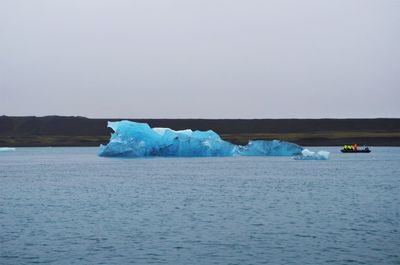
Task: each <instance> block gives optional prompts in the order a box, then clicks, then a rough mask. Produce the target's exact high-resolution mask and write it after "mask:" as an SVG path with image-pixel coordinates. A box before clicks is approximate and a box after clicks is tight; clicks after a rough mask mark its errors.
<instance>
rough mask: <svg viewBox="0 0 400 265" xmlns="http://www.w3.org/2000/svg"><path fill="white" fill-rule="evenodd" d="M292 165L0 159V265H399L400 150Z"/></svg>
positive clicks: (50, 151)
mask: <svg viewBox="0 0 400 265" xmlns="http://www.w3.org/2000/svg"><path fill="white" fill-rule="evenodd" d="M322 149H324V150H328V151H330V152H331V156H330V160H328V161H297V160H293V159H291V158H290V157H225V158H151V159H117V158H101V157H98V156H97V155H96V152H97V148H17V150H16V151H15V152H2V153H1V154H0V264H2V265H3V264H33V263H35V264H241V265H243V264H326V263H329V264H400V231H399V230H400V148H389V147H388V148H372V153H370V154H342V153H340V152H339V151H338V150H339V149H340V148H339V147H337V148H328V147H324V148H322Z"/></svg>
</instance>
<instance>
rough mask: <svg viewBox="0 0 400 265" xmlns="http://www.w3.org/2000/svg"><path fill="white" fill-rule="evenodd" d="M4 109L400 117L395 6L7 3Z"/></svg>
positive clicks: (146, 0)
mask: <svg viewBox="0 0 400 265" xmlns="http://www.w3.org/2000/svg"><path fill="white" fill-rule="evenodd" d="M2 114H4V115H38V116H42V115H52V114H57V115H79V116H88V117H102V118H112V117H115V118H122V117H124V118H293V117H294V118H326V117H337V118H346V117H361V118H362V117H400V1H399V0H393V1H389V0H374V1H368V0H360V1H355V0H343V1H338V0H335V1H332V0H314V1H311V0H301V1H297V0H293V1H286V0H276V1H268V0H260V1H252V0H248V1H244V0H243V1H232V0H231V1H228V0H224V1H219V0H198V1H188V0H182V1H176V0H171V1H169V0H160V1H153V0H143V1H134V0H126V1H123V0H109V1H103V0H35V1H32V0H25V1H20V0H1V1H0V115H2Z"/></svg>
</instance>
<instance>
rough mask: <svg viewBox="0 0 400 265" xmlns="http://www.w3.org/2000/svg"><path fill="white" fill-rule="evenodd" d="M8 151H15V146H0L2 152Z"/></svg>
mask: <svg viewBox="0 0 400 265" xmlns="http://www.w3.org/2000/svg"><path fill="white" fill-rule="evenodd" d="M8 151H15V148H12V147H0V152H8Z"/></svg>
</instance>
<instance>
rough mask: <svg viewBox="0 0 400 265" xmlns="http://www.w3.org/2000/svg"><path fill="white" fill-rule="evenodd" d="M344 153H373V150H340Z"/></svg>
mask: <svg viewBox="0 0 400 265" xmlns="http://www.w3.org/2000/svg"><path fill="white" fill-rule="evenodd" d="M340 152H342V153H371V150H357V151H355V150H343V149H342V150H340Z"/></svg>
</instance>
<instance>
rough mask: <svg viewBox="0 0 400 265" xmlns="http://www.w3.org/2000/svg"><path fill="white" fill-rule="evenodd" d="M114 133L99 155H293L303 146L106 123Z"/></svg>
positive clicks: (201, 132) (213, 133)
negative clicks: (234, 140)
mask: <svg viewBox="0 0 400 265" xmlns="http://www.w3.org/2000/svg"><path fill="white" fill-rule="evenodd" d="M108 127H110V128H111V129H113V130H114V133H113V134H112V135H111V139H110V142H109V143H108V144H107V145H101V146H100V150H99V155H100V156H108V157H112V156H115V157H148V156H178V157H196V156H236V155H242V156H294V155H301V154H302V151H303V150H304V148H303V147H301V146H299V145H297V144H293V143H289V142H284V141H278V140H273V141H260V140H258V141H250V142H249V144H247V145H245V146H240V145H235V144H232V143H230V142H227V141H224V140H222V139H221V137H220V136H219V135H218V134H216V133H215V132H213V131H211V130H210V131H192V130H190V129H188V130H181V131H174V130H171V129H168V128H150V126H149V125H148V124H146V123H137V122H131V121H119V122H109V123H108Z"/></svg>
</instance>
